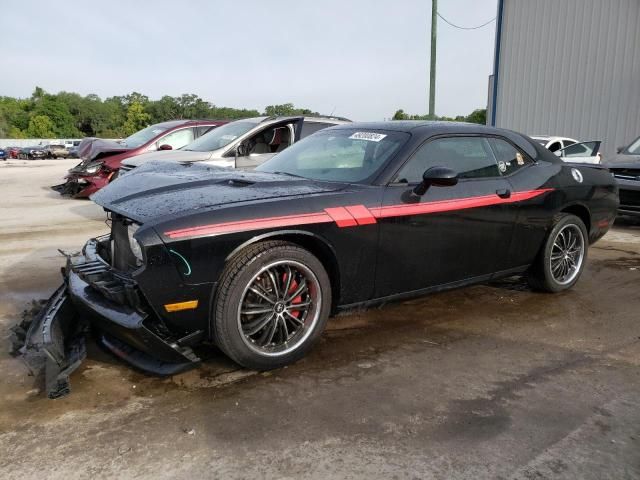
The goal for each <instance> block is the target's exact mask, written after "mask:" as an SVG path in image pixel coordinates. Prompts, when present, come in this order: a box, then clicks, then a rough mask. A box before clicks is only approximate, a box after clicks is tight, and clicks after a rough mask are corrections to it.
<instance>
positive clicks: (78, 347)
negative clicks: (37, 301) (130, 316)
mask: <svg viewBox="0 0 640 480" xmlns="http://www.w3.org/2000/svg"><path fill="white" fill-rule="evenodd" d="M12 330H13V332H12V333H13V349H14V352H15V353H16V354H20V355H21V356H22V358H23V359H24V361H25V363H26V364H27V367H28V368H29V370H30V371H31V373H32V374H33V375H34V376H35V377H36V378H37V381H38V382H39V383H41V382H44V387H45V391H46V392H47V396H48V397H49V398H58V397H62V396H64V395H67V394H68V393H69V391H70V389H69V375H71V372H73V371H74V370H75V369H76V368H78V367H79V366H80V364H81V363H82V361H83V360H84V359H85V357H86V355H87V350H86V346H85V335H86V332H87V331H88V324H87V323H86V322H83V321H82V320H81V319H79V318H78V317H77V315H76V312H75V309H74V307H73V305H72V304H71V300H70V298H69V295H68V292H67V286H66V285H64V284H63V285H62V286H60V287H59V288H58V289H57V290H56V291H55V293H54V294H53V295H52V296H51V298H49V300H48V302H47V304H46V305H45V307H44V308H43V309H42V310H41V311H40V312H39V313H38V314H37V315H36V317H35V318H34V319H33V320H32V321H31V322H30V323H28V322H23V323H21V324H20V325H17V326H16V327H14V328H13V329H12Z"/></svg>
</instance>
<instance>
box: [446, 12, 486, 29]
mask: <svg viewBox="0 0 640 480" xmlns="http://www.w3.org/2000/svg"><path fill="white" fill-rule="evenodd" d="M438 16H439V17H440V18H441V19H442V20H444V21H445V23H448V24H449V25H451V26H452V27H454V28H459V29H460V30H477V29H479V28H482V27H486V26H487V25H489V24H490V23H491V22H493V21H494V20H495V19H496V17H493V18H492V19H491V20H489V21H488V22H485V23H483V24H482V25H478V26H477V27H461V26H460V25H456V24H454V23H451V22H450V21H449V20H447V19H446V18H444V17H443V16H442V15H440V12H438Z"/></svg>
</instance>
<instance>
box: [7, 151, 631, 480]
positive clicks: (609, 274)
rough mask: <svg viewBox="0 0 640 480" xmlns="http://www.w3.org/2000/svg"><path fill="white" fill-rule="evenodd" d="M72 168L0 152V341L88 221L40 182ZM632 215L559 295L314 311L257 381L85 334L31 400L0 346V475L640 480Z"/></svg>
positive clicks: (100, 222)
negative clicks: (299, 341)
mask: <svg viewBox="0 0 640 480" xmlns="http://www.w3.org/2000/svg"><path fill="white" fill-rule="evenodd" d="M75 163H76V161H75V160H69V161H67V160H65V161H63V160H59V161H29V162H26V161H7V162H1V163H0V191H1V192H2V201H1V202H0V295H1V302H0V338H3V339H6V337H7V336H8V328H9V327H10V326H11V325H13V324H14V323H16V322H17V321H18V320H19V317H20V312H21V311H22V310H23V309H24V308H26V307H27V306H28V305H29V302H30V301H31V300H33V299H40V298H45V297H48V295H49V294H50V293H51V292H53V290H54V289H55V288H56V287H57V286H58V285H59V283H60V273H59V268H60V266H62V264H63V259H62V257H61V256H60V254H59V253H58V252H57V249H58V248H60V249H63V250H77V249H79V248H80V247H81V246H82V244H83V243H84V241H85V240H86V239H87V238H88V237H90V236H95V235H98V234H101V233H104V232H106V230H107V228H106V226H105V224H104V214H103V212H102V211H101V209H100V208H99V207H97V206H96V205H94V204H93V203H91V202H90V201H81V200H70V199H64V198H61V197H60V196H59V195H58V194H56V193H54V192H52V191H50V190H48V189H47V188H46V187H47V186H49V185H52V184H54V183H57V182H59V181H60V180H61V178H62V176H63V174H64V172H65V170H66V169H67V168H69V167H71V166H72V165H74V164H75ZM639 285H640V224H639V223H631V222H627V223H617V224H616V226H615V228H614V229H613V231H612V232H610V233H609V234H608V235H607V236H606V237H605V239H604V240H602V241H600V242H599V243H597V244H596V245H595V246H594V247H593V248H592V249H591V250H590V258H589V261H588V265H587V269H586V272H585V274H584V275H583V277H582V279H581V281H580V282H579V283H578V285H577V286H576V288H575V289H574V290H572V291H570V292H567V293H564V294H561V295H555V296H554V295H547V294H539V293H533V292H531V291H529V290H527V289H526V288H523V286H522V284H521V283H519V282H501V283H499V284H495V285H491V286H478V287H472V288H466V289H462V290H456V291H451V292H446V293H442V294H436V295H432V296H429V297H425V298H423V299H419V300H413V301H409V302H404V303H400V304H394V305H389V306H386V307H384V308H381V309H375V310H371V311H368V312H356V313H353V314H351V315H347V316H342V317H339V318H336V319H333V320H332V321H331V322H330V325H329V329H328V331H327V332H326V333H325V335H324V336H323V339H322V341H321V342H320V344H319V345H318V347H317V348H316V349H315V350H314V351H313V352H312V354H311V355H310V356H309V357H307V358H306V359H304V360H303V361H301V362H299V363H298V364H296V365H293V366H290V367H289V368H285V369H282V370H278V371H274V372H269V373H262V374H257V373H255V372H251V371H246V370H241V369H238V368H237V367H236V366H234V365H233V364H232V363H231V362H229V361H228V360H226V359H225V358H224V357H222V356H221V355H219V354H218V353H216V352H211V353H210V355H209V358H207V359H206V361H205V362H204V363H203V365H202V367H201V368H199V369H197V370H193V371H191V372H187V373H185V374H181V375H178V376H175V377H173V378H168V379H159V378H152V377H146V376H143V375H141V374H138V373H136V372H134V371H132V370H130V369H129V368H127V367H126V366H124V365H122V364H120V363H119V362H118V361H117V360H115V359H114V358H112V357H111V356H109V355H107V354H106V353H104V352H102V351H101V350H99V349H98V348H97V347H95V346H92V345H90V346H89V359H88V360H87V361H86V362H85V364H84V366H83V367H82V368H81V369H80V370H79V371H77V372H76V373H75V374H74V375H73V376H72V389H73V391H72V394H71V395H70V396H68V397H66V398H63V399H59V400H55V401H51V400H46V399H44V398H42V397H41V396H40V395H38V392H37V391H36V390H34V389H33V384H32V379H31V378H30V377H28V376H27V372H26V369H25V368H24V367H23V366H22V364H21V363H20V362H19V361H18V360H17V359H14V358H11V357H10V356H9V355H8V350H9V346H8V342H7V341H6V340H3V341H2V344H1V346H0V372H1V373H2V374H1V375H0V478H2V479H5V480H9V479H25V478H26V479H29V478H38V479H40V478H43V477H45V478H49V479H70V478H96V477H97V478H155V479H162V478H262V477H265V478H318V479H326V478H398V479H402V478H442V479H445V478H447V479H448V478H473V479H479V478H505V479H506V478H520V479H534V478H535V479H545V478H553V479H557V478H566V479H574V478H580V479H602V478H615V479H631V478H640V322H639V318H638V311H639V308H640V289H639V288H638V286H639Z"/></svg>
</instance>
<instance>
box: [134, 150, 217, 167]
mask: <svg viewBox="0 0 640 480" xmlns="http://www.w3.org/2000/svg"><path fill="white" fill-rule="evenodd" d="M209 157H211V152H192V151H187V150H164V151H160V152H150V153H144V154H142V155H137V156H135V157H131V158H127V160H126V161H124V162H123V163H124V164H125V165H127V166H131V167H139V166H140V165H142V164H144V163H148V162H151V161H161V162H200V161H202V160H209Z"/></svg>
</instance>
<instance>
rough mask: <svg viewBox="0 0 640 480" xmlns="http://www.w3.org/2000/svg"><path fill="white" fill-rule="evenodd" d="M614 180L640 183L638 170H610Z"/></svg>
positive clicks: (639, 169) (639, 170) (639, 171)
mask: <svg viewBox="0 0 640 480" xmlns="http://www.w3.org/2000/svg"><path fill="white" fill-rule="evenodd" d="M609 170H610V171H611V173H612V174H613V176H614V177H615V178H619V179H620V180H636V181H639V182H640V168H610V169H609Z"/></svg>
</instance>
